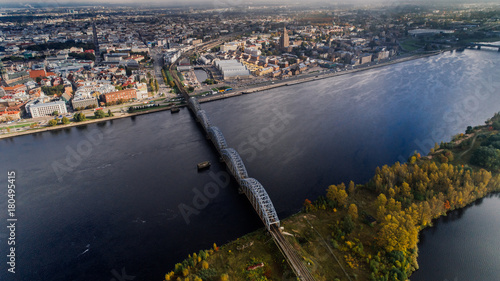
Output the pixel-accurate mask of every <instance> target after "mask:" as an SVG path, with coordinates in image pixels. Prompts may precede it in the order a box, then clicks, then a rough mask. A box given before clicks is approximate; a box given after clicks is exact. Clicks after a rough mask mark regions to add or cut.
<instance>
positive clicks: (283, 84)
mask: <svg viewBox="0 0 500 281" xmlns="http://www.w3.org/2000/svg"><path fill="white" fill-rule="evenodd" d="M441 53H442V52H434V53H429V54H420V55H413V56H409V57H403V58H396V59H394V60H391V61H387V62H383V63H379V64H375V65H371V66H366V67H360V68H357V69H352V70H346V71H342V72H335V73H318V74H307V75H308V76H307V77H300V76H299V77H296V78H292V79H287V80H285V81H277V82H275V83H274V84H269V85H265V86H256V87H251V88H245V89H244V90H238V91H234V92H230V93H223V94H217V95H213V96H209V97H203V98H199V99H198V101H199V102H200V103H204V102H210V101H215V100H220V99H226V98H231V97H236V96H240V95H242V94H250V93H256V92H261V91H265V90H270V89H274V88H278V87H286V86H292V85H297V84H301V83H306V82H311V81H315V80H320V79H327V78H332V77H336V76H341V75H346V74H351V73H356V72H361V71H366V70H370V69H374V68H378V67H383V66H387V65H392V64H396V63H401V62H406V61H411V60H416V59H420V58H424V57H429V56H434V55H438V54H441ZM170 109H171V107H162V108H159V109H151V110H146V111H142V112H135V113H121V115H118V116H114V117H107V118H104V119H95V120H94V119H93V120H87V121H84V122H71V123H70V124H67V125H57V126H53V127H44V128H36V129H29V130H26V131H22V132H11V133H4V134H0V139H4V138H10V137H16V136H23V135H29V134H34V133H40V132H47V131H52V130H59V129H65V128H69V127H74V126H80V125H85V124H90V123H97V122H103V121H107V120H115V119H120V118H127V117H131V116H136V115H142V114H149V113H155V112H159V111H164V110H170Z"/></svg>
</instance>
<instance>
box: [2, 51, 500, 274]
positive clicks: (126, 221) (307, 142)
mask: <svg viewBox="0 0 500 281" xmlns="http://www.w3.org/2000/svg"><path fill="white" fill-rule="evenodd" d="M499 62H500V54H498V53H497V52H494V51H488V50H481V51H477V50H466V51H465V52H463V53H444V54H442V55H439V56H434V57H429V58H424V59H419V60H414V61H409V62H405V63H400V64H396V65H391V66H387V67H382V68H379V69H374V70H369V71H365V72H360V73H354V74H348V75H344V76H339V77H334V78H329V79H324V80H318V81H314V82H309V83H304V84H300V85H295V86H289V87H281V88H276V89H273V90H269V91H264V92H259V93H255V94H250V95H243V96H240V97H236V98H231V99H227V100H220V101H216V102H211V103H206V104H202V108H203V109H205V110H206V111H207V112H208V114H209V116H210V118H211V120H212V123H213V124H215V125H217V126H218V127H219V128H221V129H222V131H223V132H224V135H225V136H226V139H227V142H228V144H229V146H231V147H234V148H236V149H237V150H238V151H239V152H240V154H241V156H242V157H243V159H244V161H245V163H246V166H247V170H248V173H249V175H250V176H251V177H255V178H257V179H258V180H259V181H260V182H261V183H262V184H263V185H264V187H265V188H266V190H267V191H268V193H269V195H270V197H271V199H272V200H273V203H274V205H275V207H276V209H277V211H278V215H279V216H280V217H281V218H283V217H286V216H288V215H290V214H293V213H294V212H296V211H297V210H299V209H300V207H301V205H302V202H303V201H304V199H305V198H310V199H314V198H316V197H317V196H318V195H322V194H324V191H325V189H326V188H327V187H328V185H329V184H337V183H340V182H341V181H348V180H351V179H352V180H354V181H355V182H357V183H362V182H365V181H366V180H368V179H369V178H370V177H371V176H372V175H373V172H374V169H375V167H376V166H379V165H383V164H391V163H394V162H395V161H398V160H399V161H404V160H406V159H407V158H408V156H409V155H410V153H412V152H413V151H415V150H419V151H422V152H424V151H428V150H429V149H430V148H431V147H432V146H433V144H434V142H440V141H442V140H444V141H447V140H449V139H450V138H451V136H452V135H454V134H457V133H460V132H463V131H464V130H465V127H466V126H468V125H475V124H481V123H483V122H484V120H485V119H487V118H488V117H491V116H492V115H493V114H494V113H495V112H497V111H499V110H500V106H499V105H500V96H499V95H498V94H497V93H498V91H499V90H500V85H499V83H498V77H500V68H499V67H498V65H499ZM0 152H1V155H2V160H3V161H2V162H1V164H0V172H1V174H0V181H1V182H4V183H5V185H6V182H7V175H6V174H7V171H9V170H15V171H16V172H17V175H16V180H17V181H16V183H17V194H16V196H17V197H16V199H17V204H16V212H17V213H16V214H17V217H18V222H17V228H16V239H17V240H16V243H17V244H16V245H17V247H16V257H17V260H16V269H17V271H18V272H17V273H16V275H15V277H16V278H15V279H12V276H10V275H8V273H6V272H5V271H3V272H1V273H0V276H1V277H2V278H1V279H2V280H44V281H45V280H82V281H83V280H112V279H113V278H115V279H116V278H117V275H120V274H122V273H123V272H125V273H126V274H127V275H128V276H135V278H137V279H135V280H161V279H162V278H163V274H164V273H165V272H167V271H168V270H170V269H171V268H173V265H174V263H175V262H177V261H180V260H182V259H183V258H185V257H186V256H187V255H188V254H189V253H192V252H194V251H198V250H200V249H205V248H210V247H211V246H212V244H213V243H214V242H216V243H217V244H222V243H225V242H227V241H230V240H232V239H235V238H237V237H239V236H241V235H243V234H245V233H248V232H250V231H253V230H255V229H257V228H259V227H262V224H261V222H260V220H259V218H258V216H257V215H256V214H255V213H254V211H253V210H252V208H251V206H250V204H249V203H248V202H247V200H246V198H245V197H244V196H242V195H239V194H238V191H237V186H236V184H235V183H234V181H231V182H230V183H228V184H226V183H225V178H224V176H223V175H224V170H225V167H224V166H223V165H222V164H221V163H220V162H219V161H218V157H217V155H216V153H215V150H214V148H213V147H212V146H211V145H210V143H209V142H208V141H207V140H206V138H205V136H204V135H203V134H202V132H201V130H200V129H199V127H198V125H197V124H196V123H195V122H194V121H193V118H192V116H191V113H189V112H188V111H187V110H186V109H182V110H181V112H180V113H178V114H170V113H169V112H159V113H154V114H148V115H142V116H137V117H135V118H127V119H119V120H114V121H107V122H103V123H100V124H90V125H87V126H83V127H74V128H69V129H65V130H61V131H52V132H45V133H39V134H34V135H27V136H21V137H16V138H11V139H5V140H0ZM205 160H209V161H211V163H212V166H211V168H210V170H208V171H203V172H197V170H196V164H197V163H199V162H201V161H205ZM221 182H224V184H221ZM207 190H208V193H209V195H210V198H211V199H210V202H209V204H206V202H203V200H195V199H199V198H200V195H199V194H202V193H203V192H204V191H205V192H207ZM201 197H203V196H201ZM0 198H5V200H4V199H2V200H0V209H2V210H6V209H7V199H6V198H7V194H6V189H5V188H4V189H1V190H0ZM497 204H498V203H497ZM205 205H206V206H205ZM180 209H182V210H184V212H185V213H184V216H183V215H182V213H181V211H180ZM186 210H191V214H188V213H189V212H186ZM471 213H472V212H471ZM490 215H497V213H494V214H493V213H491V214H490ZM3 221H4V222H5V220H3ZM7 235H8V233H7V230H6V229H5V227H2V228H0V245H1V246H0V249H1V250H2V253H5V252H6V251H7V243H6V238H7ZM455 246H456V247H462V245H458V244H457V245H455ZM479 254H480V253H479ZM2 262H3V263H4V264H5V262H6V257H5V256H4V257H3V258H2ZM435 262H437V261H435ZM443 264H444V265H446V262H443ZM471 266H472V265H471ZM474 266H477V265H474ZM464 270H466V269H464ZM483 270H487V268H483ZM421 271H423V272H425V268H424V266H422V267H421ZM116 280H118V279H116ZM427 280H431V279H427Z"/></svg>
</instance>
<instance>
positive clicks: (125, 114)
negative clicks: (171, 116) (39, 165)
mask: <svg viewBox="0 0 500 281" xmlns="http://www.w3.org/2000/svg"><path fill="white" fill-rule="evenodd" d="M176 107H185V105H176ZM171 108H172V106H165V107H161V108H156V109H150V110H146V111H141V112H133V113H121V115H119V116H118V115H115V116H112V117H105V118H101V119H91V120H87V121H82V122H71V123H69V124H66V125H56V126H52V127H45V128H39V129H30V130H26V131H24V132H14V133H7V134H2V135H0V140H1V139H8V138H13V137H18V136H25V135H30V134H36V133H43V132H48V131H54V130H62V129H67V128H71V127H78V126H82V125H88V124H93V123H100V122H106V121H112V120H116V119H122V118H127V117H133V116H137V115H144V114H150V113H156V112H160V111H167V110H170V109H171Z"/></svg>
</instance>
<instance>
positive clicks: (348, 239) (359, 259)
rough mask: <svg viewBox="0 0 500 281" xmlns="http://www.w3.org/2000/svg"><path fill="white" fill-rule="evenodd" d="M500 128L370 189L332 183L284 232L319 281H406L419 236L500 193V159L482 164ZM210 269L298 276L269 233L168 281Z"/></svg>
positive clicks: (482, 130)
mask: <svg viewBox="0 0 500 281" xmlns="http://www.w3.org/2000/svg"><path fill="white" fill-rule="evenodd" d="M496 122H498V123H499V124H500V115H498V114H497V115H495V116H494V117H493V118H492V119H491V121H489V122H488V125H487V126H478V127H475V128H470V129H468V130H467V131H468V135H467V134H465V135H464V134H460V135H457V136H455V137H454V139H453V141H452V142H448V143H442V144H441V145H440V146H436V147H435V148H433V149H431V152H430V154H429V156H426V157H421V156H420V155H419V154H415V155H413V156H412V157H410V159H409V160H408V163H406V164H400V163H396V164H394V165H393V166H392V167H388V166H383V167H381V168H377V169H376V172H375V176H374V177H373V178H372V180H370V181H369V182H368V183H366V184H363V185H355V184H354V183H353V182H350V183H348V184H343V183H342V184H340V185H331V186H330V187H328V190H327V192H326V194H325V196H322V197H320V198H318V199H317V200H315V201H314V202H311V201H310V200H307V199H306V200H305V201H304V208H303V211H302V212H300V213H298V214H296V215H293V216H291V217H289V218H286V219H284V220H281V229H282V232H283V234H284V235H285V237H286V239H287V240H288V241H289V242H290V244H291V245H293V247H294V248H295V250H296V251H297V252H298V253H299V256H302V257H303V262H304V264H305V265H306V266H307V267H308V269H309V270H310V271H311V273H312V274H313V275H314V277H315V278H316V280H325V281H326V280H377V281H378V280H407V279H408V278H409V276H410V275H411V273H412V272H414V271H415V270H417V269H418V262H417V257H418V247H417V243H418V235H419V232H420V231H422V230H423V229H425V228H427V227H429V226H431V225H432V221H433V220H434V219H436V218H439V217H441V216H446V214H447V213H448V212H450V211H452V210H457V209H461V208H464V207H466V206H468V205H469V204H471V203H473V202H474V201H476V200H478V199H481V198H483V197H485V196H486V195H488V194H490V193H492V192H498V191H500V175H499V174H498V168H499V167H500V161H497V162H495V163H496V164H495V165H496V166H490V164H491V163H490V162H491V161H485V160H484V159H482V157H483V156H484V153H485V152H484V151H483V150H485V147H491V145H494V140H496V139H497V138H500V132H499V131H498V130H492V127H491V126H492V125H493V124H496ZM475 140H477V141H475ZM488 145H490V146H488ZM497 150H498V149H497ZM499 152H500V150H498V151H497V152H495V153H499ZM487 159H489V158H487ZM485 168H488V170H489V171H488V170H486V169H485ZM198 257H201V258H198ZM200 262H203V263H205V265H206V266H204V267H206V268H202V267H203V266H200ZM208 269H210V270H211V274H212V276H213V277H214V278H213V280H257V279H258V280H282V279H285V280H293V278H294V277H293V273H292V272H291V270H290V269H289V267H288V265H287V264H286V262H285V261H284V260H283V257H282V256H281V253H280V252H279V251H278V249H277V247H276V246H275V245H274V243H273V242H272V239H271V237H270V235H269V234H268V233H267V232H266V231H265V230H264V229H261V230H258V231H256V232H254V233H250V234H248V235H245V236H244V237H241V238H239V239H237V240H235V241H233V242H230V243H228V244H226V245H224V246H222V247H217V246H216V245H214V247H213V249H211V250H208V251H202V252H200V253H198V254H193V255H192V256H189V257H188V259H186V260H185V261H183V262H182V263H178V264H177V265H176V266H175V269H174V270H173V271H171V272H169V273H167V275H166V276H165V279H166V280H176V279H175V278H177V277H178V276H191V277H193V278H196V277H197V276H202V275H203V276H204V274H206V270H208ZM217 278H220V279H217ZM225 278H228V279H225ZM259 278H260V279H259ZM195 280H196V279H195Z"/></svg>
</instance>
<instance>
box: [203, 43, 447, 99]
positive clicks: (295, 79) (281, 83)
mask: <svg viewBox="0 0 500 281" xmlns="http://www.w3.org/2000/svg"><path fill="white" fill-rule="evenodd" d="M442 53H443V52H441V51H439V52H432V53H428V54H419V55H412V56H408V57H401V58H395V59H393V60H390V61H386V62H382V63H377V64H375V65H369V66H359V68H356V69H351V70H346V71H340V72H334V73H331V72H326V73H317V74H305V75H302V76H298V77H293V78H291V79H286V80H281V81H274V82H267V84H268V85H264V86H254V87H248V88H244V89H239V90H235V91H234V92H230V93H223V94H217V95H213V96H209V97H202V98H199V99H198V101H199V102H200V103H204V102H210V101H215V100H220V99H225V98H230V97H235V96H239V95H242V94H251V93H256V92H261V91H266V90H270V89H274V88H279V87H286V86H292V85H297V84H301V83H306V82H312V81H316V80H321V79H327V78H332V77H337V76H341V75H346V74H352V73H357V72H361V71H366V70H370V69H375V68H379V67H384V66H388V65H392V64H397V63H402V62H407V61H411V60H416V59H421V58H425V57H430V56H435V55H439V54H442ZM304 76H305V77H304Z"/></svg>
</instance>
